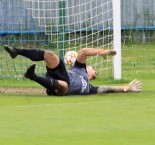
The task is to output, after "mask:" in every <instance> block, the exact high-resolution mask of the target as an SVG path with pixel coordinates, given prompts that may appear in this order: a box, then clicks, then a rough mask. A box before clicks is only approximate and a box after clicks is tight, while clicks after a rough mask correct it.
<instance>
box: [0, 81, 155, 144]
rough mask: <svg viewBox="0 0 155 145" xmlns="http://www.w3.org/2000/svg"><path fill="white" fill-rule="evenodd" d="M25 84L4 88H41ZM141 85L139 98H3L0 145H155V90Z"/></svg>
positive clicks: (147, 83) (150, 85) (0, 101)
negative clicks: (21, 86) (141, 89)
mask: <svg viewBox="0 0 155 145" xmlns="http://www.w3.org/2000/svg"><path fill="white" fill-rule="evenodd" d="M24 82H25V81H20V82H15V81H12V82H11V83H10V82H9V81H8V80H6V83H5V84H12V83H13V84H14V86H18V85H19V84H22V85H23V86H25V87H27V85H26V84H29V85H30V86H33V87H38V86H37V84H34V83H32V82H30V81H26V83H25V84H24ZM97 82H98V84H100V83H101V82H100V81H97ZM97 82H93V83H97ZM113 83H115V85H120V84H122V83H123V84H124V83H126V81H122V82H121V81H120V82H117V81H116V82H113ZM142 83H143V91H142V92H141V93H116V94H105V95H94V96H93V95H92V96H70V97H69V96H68V97H67V96H66V97H47V96H41V95H39V96H36V95H26V94H23V95H15V94H12V95H4V94H1V95H0V118H1V119H0V128H1V129H0V130H1V131H0V144H2V145H10V144H11V145H82V144H83V145H103V144H104V145H131V144H132V145H154V138H155V125H154V122H155V116H154V114H155V90H154V87H155V84H154V80H147V79H143V80H142ZM0 84H1V86H3V85H2V83H0ZM106 84H108V85H112V82H106ZM6 86H7V85H6ZM18 87H19V86H18Z"/></svg>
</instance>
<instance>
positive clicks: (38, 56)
mask: <svg viewBox="0 0 155 145" xmlns="http://www.w3.org/2000/svg"><path fill="white" fill-rule="evenodd" d="M44 52H45V51H43V50H37V49H17V54H18V55H22V56H25V57H27V58H29V59H31V60H32V61H41V60H43V59H44Z"/></svg>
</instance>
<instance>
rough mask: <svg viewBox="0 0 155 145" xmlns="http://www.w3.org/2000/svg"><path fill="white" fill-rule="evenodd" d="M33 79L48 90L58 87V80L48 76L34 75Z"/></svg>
mask: <svg viewBox="0 0 155 145" xmlns="http://www.w3.org/2000/svg"><path fill="white" fill-rule="evenodd" d="M33 80H34V81H35V82H37V83H39V84H40V85H42V86H43V87H45V88H46V89H48V90H54V89H57V88H58V87H59V83H58V81H57V80H55V79H52V78H49V77H46V78H43V77H40V76H36V75H35V77H34V79H33Z"/></svg>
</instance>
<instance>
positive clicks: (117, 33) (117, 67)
mask: <svg viewBox="0 0 155 145" xmlns="http://www.w3.org/2000/svg"><path fill="white" fill-rule="evenodd" d="M113 33H114V35H113V37H114V40H113V43H114V44H113V45H114V49H115V50H116V51H117V55H116V56H114V61H113V66H114V79H115V80H120V79H121V0H113Z"/></svg>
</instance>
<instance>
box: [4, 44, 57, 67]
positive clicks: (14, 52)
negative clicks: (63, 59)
mask: <svg viewBox="0 0 155 145" xmlns="http://www.w3.org/2000/svg"><path fill="white" fill-rule="evenodd" d="M4 49H5V51H6V52H8V53H9V54H10V56H11V57H12V58H13V59H14V58H16V57H17V56H18V55H21V56H24V57H27V58H29V59H31V60H32V61H42V60H44V61H45V62H46V65H47V66H48V67H49V68H52V69H53V68H55V67H56V66H57V65H58V64H59V61H60V60H59V57H58V56H57V55H56V54H55V53H53V52H52V51H47V50H38V49H19V48H15V47H11V46H8V45H4Z"/></svg>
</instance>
